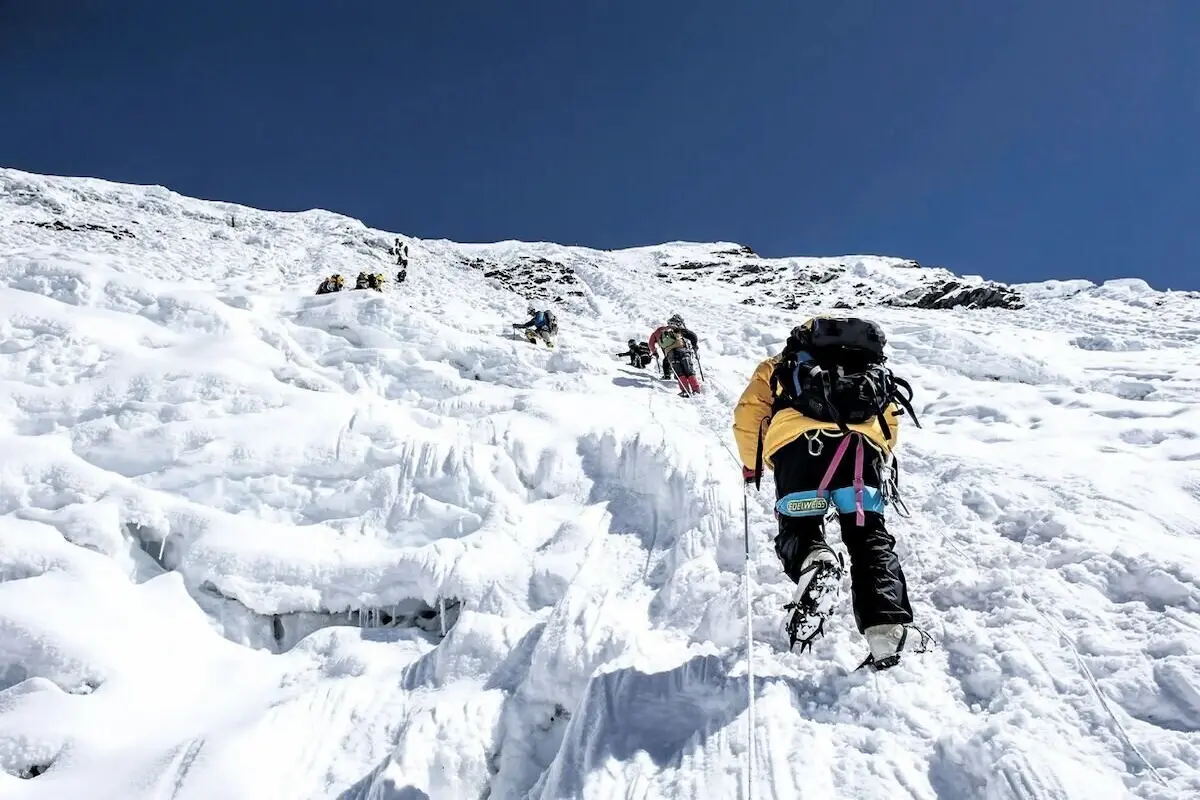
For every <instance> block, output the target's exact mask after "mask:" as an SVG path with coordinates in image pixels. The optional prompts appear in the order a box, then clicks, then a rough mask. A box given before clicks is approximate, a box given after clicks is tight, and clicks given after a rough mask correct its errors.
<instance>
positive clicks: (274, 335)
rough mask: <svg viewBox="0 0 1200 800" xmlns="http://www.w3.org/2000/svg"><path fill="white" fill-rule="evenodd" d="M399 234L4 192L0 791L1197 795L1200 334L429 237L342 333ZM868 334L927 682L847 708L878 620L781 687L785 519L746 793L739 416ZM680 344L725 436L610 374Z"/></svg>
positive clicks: (172, 198)
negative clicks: (690, 351) (770, 382)
mask: <svg viewBox="0 0 1200 800" xmlns="http://www.w3.org/2000/svg"><path fill="white" fill-rule="evenodd" d="M394 236H395V235H394V234H391V233H388V232H384V231H374V230H370V229H368V228H366V227H365V226H363V225H362V224H361V223H358V222H356V221H354V220H348V219H346V218H343V217H340V216H338V215H335V214H330V213H328V212H320V211H313V212H305V213H303V214H273V213H269V212H262V211H257V210H254V209H247V208H243V207H239V206H234V205H231V204H225V203H207V202H202V201H198V200H192V199H189V198H184V197H180V196H178V195H175V194H172V193H170V192H168V191H166V190H165V189H162V188H159V187H129V186H120V185H117V184H110V183H105V182H102V181H95V180H83V179H58V178H44V177H40V176H35V175H28V174H24V173H18V172H15V171H10V170H0V388H2V389H3V391H0V446H2V448H3V453H4V461H3V464H2V466H0V796H3V797H5V798H8V797H12V798H18V799H19V798H68V797H87V798H96V799H97V800H105V799H106V798H114V800H115V799H116V798H120V799H121V800H139V799H140V798H147V799H148V798H175V799H176V800H188V799H189V798H195V799H196V800H200V799H201V798H203V799H205V800H210V799H211V798H229V799H230V800H237V799H238V798H247V799H249V798H254V799H255V800H263V799H264V798H280V800H285V799H291V798H306V799H307V798H339V799H340V800H401V799H404V800H412V798H490V800H500V799H501V798H531V799H532V798H535V799H536V800H551V799H552V798H553V799H554V800H557V798H576V797H581V798H605V799H606V800H607V798H617V797H624V798H668V797H714V798H715V797H720V798H747V797H749V796H750V794H751V792H750V789H751V788H752V789H753V795H754V797H757V798H764V799H765V798H795V797H801V796H802V797H806V798H807V797H813V798H821V797H828V798H843V797H854V798H889V800H891V799H892V798H899V797H916V798H923V799H924V800H950V798H975V797H978V798H988V799H989V800H1017V798H1021V800H1025V799H1027V798H1038V799H1039V800H1046V799H1048V798H1053V799H1054V800H1084V799H1085V798H1087V799H1088V800H1092V798H1110V797H1111V798H1116V797H1142V798H1154V799H1155V800H1165V799H1166V798H1190V797H1196V796H1200V767H1198V766H1197V765H1200V655H1198V654H1200V567H1198V566H1197V565H1200V368H1198V367H1197V366H1196V365H1197V364H1198V363H1200V298H1197V297H1195V296H1192V295H1189V294H1181V293H1159V292H1155V291H1153V290H1152V289H1150V288H1149V287H1147V286H1146V285H1145V284H1144V283H1142V282H1140V281H1136V280H1132V281H1115V282H1110V283H1108V284H1105V285H1103V286H1094V285H1092V284H1090V283H1087V282H1082V281H1068V282H1049V283H1046V284H1036V285H1024V286H1019V287H1013V289H1014V290H1016V291H1017V293H1018V294H1019V295H1020V297H1021V298H1022V302H1024V305H1025V307H1024V308H1022V309H1020V310H1000V309H982V310H980V309H963V308H955V309H921V308H905V307H897V306H895V305H892V304H891V302H890V299H891V298H896V297H901V296H905V295H906V294H908V295H910V296H920V295H922V294H923V293H924V292H926V291H928V290H929V289H930V287H934V286H941V285H944V284H946V283H947V282H948V281H955V282H962V283H963V284H964V285H966V286H968V287H973V286H978V285H981V281H980V280H978V279H959V278H957V277H955V276H953V275H952V274H951V273H949V271H948V270H945V269H941V268H936V269H925V268H920V267H917V266H915V265H914V264H913V262H910V261H905V260H902V259H895V258H879V257H873V256H846V257H837V258H813V259H804V258H792V259H778V260H773V259H763V258H759V257H758V256H756V255H755V254H754V253H753V252H752V251H749V250H748V249H746V248H743V247H741V246H738V245H734V244H731V243H718V244H711V245H705V244H693V243H670V244H664V245H659V246H655V247H646V248H637V249H633V250H625V251H614V252H601V251H593V250H587V249H584V248H578V247H562V246H558V245H552V244H525V243H520V242H502V243H497V244H494V245H458V244H455V243H452V242H445V241H422V240H417V239H409V238H405V241H406V242H407V243H408V244H409V248H410V255H411V264H410V267H409V271H408V276H409V278H408V282H407V283H405V284H404V285H402V286H398V287H397V286H389V287H388V288H387V289H386V291H385V292H384V293H382V294H379V293H375V292H370V291H365V292H344V293H340V294H334V295H325V296H319V297H318V296H313V295H312V292H313V290H314V289H315V288H316V285H317V283H318V281H319V280H320V278H321V277H322V276H323V275H327V274H329V273H331V272H334V271H338V272H341V273H342V274H343V275H346V276H348V277H350V279H351V280H352V279H353V276H354V275H355V274H357V273H358V272H359V271H364V270H365V271H371V272H384V273H385V274H387V273H390V272H392V267H391V266H390V264H389V261H390V258H389V256H388V253H387V248H388V246H389V245H390V244H391V242H392V240H393V239H394ZM556 298H561V300H556ZM530 301H531V302H534V303H535V304H539V305H541V304H549V305H552V306H553V308H554V310H555V311H556V312H557V314H558V316H559V319H560V323H561V325H562V333H561V335H560V336H559V340H558V344H557V347H556V348H555V349H554V350H550V349H547V348H545V347H544V346H543V345H540V344H539V345H530V344H528V343H526V342H525V341H524V340H523V339H521V338H518V337H516V336H514V335H513V331H512V329H511V327H510V326H511V323H512V322H516V321H524V310H525V307H526V304H527V302H530ZM860 303H861V304H864V305H863V306H862V307H861V308H860V309H859V310H858V312H856V313H864V314H869V315H870V316H872V317H874V318H876V319H878V320H879V321H880V322H882V323H883V324H884V326H885V327H886V328H887V330H888V333H889V338H890V341H891V344H892V365H893V366H894V368H895V369H896V370H897V372H898V373H899V374H901V375H904V376H905V377H908V378H909V379H910V380H911V381H912V383H913V385H914V387H915V389H916V408H917V411H918V413H919V415H920V417H921V421H922V424H923V426H924V427H923V428H921V429H916V428H914V427H913V426H912V425H906V426H905V427H904V429H903V431H902V434H901V442H902V445H901V449H900V458H901V470H902V471H901V488H902V491H903V493H904V496H905V498H906V501H907V504H908V506H909V507H910V509H911V510H912V516H911V518H908V519H904V518H901V517H899V516H894V518H893V520H892V527H893V529H894V532H895V534H896V536H897V539H898V541H899V548H900V551H901V554H902V557H903V560H904V564H905V566H906V570H907V571H908V575H909V583H910V588H911V592H912V597H913V602H914V605H915V607H916V609H917V615H918V622H919V623H920V624H922V625H923V626H924V627H926V628H928V629H929V630H930V632H931V633H932V634H933V636H934V638H935V640H936V642H937V648H936V650H935V651H933V652H932V653H929V654H927V655H924V656H921V657H918V658H913V659H910V660H907V661H905V662H904V663H903V664H902V665H901V666H899V667H897V668H895V669H892V670H889V671H887V672H885V673H881V674H878V675H875V674H867V673H860V672H851V671H850V670H852V668H853V667H854V666H855V665H857V663H858V662H859V661H861V659H862V657H863V655H864V652H865V651H864V646H863V643H862V641H861V637H859V636H858V634H857V633H856V632H855V631H854V630H853V620H852V617H851V613H850V610H849V604H848V603H846V604H845V605H844V606H843V607H842V608H841V609H839V612H838V614H837V617H836V620H835V621H836V624H835V625H832V626H831V629H830V630H829V631H828V632H827V635H826V636H825V638H823V639H820V640H818V642H817V643H816V646H815V648H814V652H813V653H811V654H804V655H800V654H792V653H789V652H787V651H786V637H785V634H784V631H783V626H782V622H783V620H782V610H781V607H782V605H783V604H784V603H785V602H787V601H788V600H789V599H790V595H791V584H790V582H789V581H788V580H787V578H786V577H785V576H784V575H783V574H782V572H781V570H780V568H779V565H778V562H777V560H776V557H775V555H774V553H773V547H772V534H773V531H774V520H773V518H772V511H771V501H770V498H771V496H772V495H771V492H772V491H773V486H772V484H771V482H770V480H769V479H768V480H767V482H766V483H765V485H764V492H763V493H761V494H752V495H751V497H750V499H749V503H748V511H749V518H750V530H751V544H752V547H753V553H752V559H751V562H750V566H749V573H750V578H751V580H752V607H753V613H752V624H753V629H754V632H755V646H754V651H753V654H754V662H755V672H756V727H755V729H754V731H753V732H752V734H753V739H754V750H753V752H754V754H755V760H754V762H753V765H752V766H753V770H752V774H753V780H754V785H753V787H750V786H748V785H747V779H748V773H747V770H746V765H747V759H748V756H749V753H748V751H747V735H748V733H751V732H750V731H749V730H748V720H749V707H748V706H749V704H748V697H747V691H748V687H749V681H748V678H747V659H746V656H747V651H746V643H745V623H746V620H745V617H744V606H743V597H744V594H743V592H744V590H745V583H744V577H743V560H744V553H743V538H742V537H743V528H742V520H743V507H742V502H743V498H742V485H741V481H740V477H739V466H738V465H737V464H736V463H735V460H734V458H733V457H732V456H731V453H730V448H731V446H732V443H731V441H730V436H729V430H728V428H729V422H730V414H731V410H732V406H733V404H734V403H735V402H736V400H737V397H738V395H739V394H740V392H741V390H742V387H743V386H744V385H745V380H746V379H747V378H748V376H749V374H750V372H751V370H752V369H753V368H754V366H755V365H756V364H757V362H758V361H759V360H760V359H762V358H763V357H765V356H767V355H770V354H773V353H775V352H778V350H779V348H780V346H781V345H782V343H783V341H784V339H785V338H786V336H787V332H788V330H789V329H790V328H791V327H792V326H793V325H795V324H797V323H798V322H799V321H800V320H801V319H802V318H803V317H805V316H806V315H808V314H811V313H815V312H821V311H831V310H834V309H836V308H838V307H839V304H840V305H841V306H842V307H844V306H846V305H850V306H852V307H853V306H855V304H860ZM788 309H792V310H788ZM673 312H679V313H682V314H683V315H684V316H685V318H686V319H687V321H688V323H689V324H690V325H691V326H692V327H693V328H694V329H695V330H696V331H697V332H698V333H699V334H700V336H701V343H702V347H701V352H700V356H701V360H702V361H701V363H702V366H703V369H704V372H705V392H704V394H702V395H701V396H698V397H696V398H692V399H686V398H681V397H678V396H677V392H676V390H675V389H674V388H673V387H672V385H671V384H669V383H664V382H662V381H660V380H658V379H657V373H656V372H655V368H654V367H652V368H651V369H649V370H644V371H642V370H636V369H633V368H631V367H629V366H628V365H625V364H622V363H621V362H620V361H619V360H618V359H615V358H614V357H613V355H612V354H613V353H616V352H618V351H619V350H623V349H624V342H625V341H626V340H627V339H628V338H630V337H637V338H639V339H644V338H645V337H646V336H647V335H648V333H649V332H650V330H651V329H652V328H653V327H654V326H655V325H656V324H659V323H661V322H662V321H663V320H664V319H665V318H666V317H667V316H669V315H670V314H671V313H673ZM837 538H838V534H837V531H836V526H834V530H833V531H831V539H832V540H833V541H834V543H835V546H836V545H837V541H836V540H837Z"/></svg>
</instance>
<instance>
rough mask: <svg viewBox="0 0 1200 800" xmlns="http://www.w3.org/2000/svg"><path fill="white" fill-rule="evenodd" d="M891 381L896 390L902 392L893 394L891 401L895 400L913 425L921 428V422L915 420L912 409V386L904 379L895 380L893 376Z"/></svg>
mask: <svg viewBox="0 0 1200 800" xmlns="http://www.w3.org/2000/svg"><path fill="white" fill-rule="evenodd" d="M892 381H893V382H894V383H895V384H896V388H897V389H900V390H902V391H897V392H893V393H892V399H893V400H895V401H896V402H897V403H898V404H899V405H900V407H901V408H903V409H904V411H905V413H906V414H908V415H909V416H910V417H912V421H913V425H916V426H917V427H918V428H919V427H921V420H919V419H917V412H916V411H914V410H913V407H912V398H913V388H912V384H911V383H909V382H908V381H906V380H904V378H897V377H895V376H893V377H892ZM904 392H907V393H908V396H907V397H906V396H905V395H904Z"/></svg>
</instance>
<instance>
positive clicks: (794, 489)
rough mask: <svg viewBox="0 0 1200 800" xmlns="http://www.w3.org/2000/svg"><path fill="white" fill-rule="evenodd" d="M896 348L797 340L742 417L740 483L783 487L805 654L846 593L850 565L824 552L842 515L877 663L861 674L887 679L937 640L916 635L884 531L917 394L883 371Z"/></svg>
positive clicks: (787, 565)
mask: <svg viewBox="0 0 1200 800" xmlns="http://www.w3.org/2000/svg"><path fill="white" fill-rule="evenodd" d="M885 343H886V337H885V335H884V332H883V330H882V329H881V328H880V327H879V326H878V325H877V324H875V323H874V322H871V321H869V320H863V319H857V318H827V317H817V318H814V319H810V320H808V321H807V322H805V323H804V324H803V325H800V326H798V327H796V328H794V329H792V331H791V335H790V336H789V338H788V340H787V343H786V345H785V346H784V348H783V352H782V353H780V354H779V355H778V356H773V357H771V358H768V359H766V360H765V361H763V362H762V363H761V364H759V365H758V368H757V369H756V370H755V371H754V375H753V377H752V378H751V379H750V383H749V385H747V387H746V389H745V391H744V392H743V393H742V396H741V398H739V400H738V403H737V407H736V408H735V409H734V412H733V417H734V418H733V435H734V438H735V440H736V441H737V446H738V452H739V454H740V455H741V458H742V463H743V464H744V465H750V464H752V465H754V466H744V467H743V468H742V478H743V480H744V481H745V482H746V483H747V484H749V483H754V484H755V486H758V485H759V481H760V480H761V477H762V467H763V465H764V464H765V465H766V466H767V467H769V468H770V469H771V470H772V471H773V472H774V476H775V494H776V501H777V502H776V506H775V510H776V514H775V516H776V518H777V519H778V524H779V530H778V535H776V537H775V553H776V555H777V556H778V557H779V559H780V561H781V562H782V564H783V570H784V572H785V573H787V576H788V577H789V578H791V580H792V581H793V582H795V583H796V590H795V595H794V601H793V603H792V604H790V605H788V606H787V607H786V608H788V609H792V610H793V615H792V617H791V620H790V621H789V623H788V633H789V634H790V635H791V639H792V644H793V646H794V645H795V644H796V642H800V643H801V651H803V650H805V649H806V648H808V647H810V646H811V645H812V642H813V641H814V640H815V639H816V638H817V637H818V636H820V635H821V634H822V633H823V632H824V623H825V620H826V619H827V618H828V617H829V616H831V614H832V610H833V606H834V604H835V603H836V601H837V598H838V594H839V592H840V586H841V580H842V575H843V568H844V567H843V562H842V558H841V556H840V555H837V554H835V553H834V551H833V549H832V548H830V546H829V545H828V544H826V542H825V535H824V526H825V512H826V511H827V510H829V508H830V506H833V507H834V508H835V509H836V511H837V515H838V520H839V521H840V524H841V530H842V537H841V538H842V543H843V544H844V545H845V547H846V550H847V551H848V552H849V554H850V564H851V572H850V578H851V583H852V585H853V605H854V618H855V622H856V623H857V626H858V630H859V632H860V633H861V634H863V636H864V637H865V638H866V640H867V645H868V646H869V648H870V655H869V656H867V659H866V661H864V662H863V664H862V666H870V667H872V668H874V669H886V668H887V667H890V666H894V665H895V664H896V663H898V661H899V659H900V654H901V653H902V652H906V651H911V652H923V651H924V650H925V649H926V646H927V645H928V643H929V641H930V639H929V636H928V634H926V633H924V632H923V631H921V630H920V629H919V628H916V627H915V626H914V625H913V624H912V623H913V612H912V607H911V606H910V604H909V599H908V588H907V584H906V583H905V578H904V571H903V570H902V569H901V567H900V559H899V558H898V557H897V555H896V552H895V550H894V546H895V539H893V538H892V536H891V534H889V533H888V531H887V527H886V525H885V524H884V506H885V503H887V502H893V503H900V507H901V508H903V504H902V503H901V502H900V500H899V497H898V492H897V482H896V479H895V474H896V472H895V459H894V456H893V452H892V451H893V448H894V447H895V445H896V439H897V434H898V428H899V424H900V419H899V418H900V416H901V415H903V414H905V413H907V414H909V415H910V416H912V418H913V423H914V424H916V425H918V427H919V426H920V423H919V422H918V421H917V419H916V414H915V412H913V410H912V405H911V400H912V389H911V387H910V386H909V384H908V383H907V382H906V381H904V380H903V379H901V378H897V377H895V376H894V375H893V374H892V372H891V370H890V369H888V368H887V367H885V366H884V361H885V360H886V356H885V355H884V354H883V348H884V345H885Z"/></svg>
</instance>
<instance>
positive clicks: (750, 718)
mask: <svg viewBox="0 0 1200 800" xmlns="http://www.w3.org/2000/svg"><path fill="white" fill-rule="evenodd" d="M714 433H715V431H714ZM742 520H743V522H744V523H745V540H746V563H745V566H744V569H743V574H742V577H743V582H744V583H745V585H746V711H747V716H746V720H747V725H746V727H747V731H746V797H747V798H749V800H754V762H755V761H757V758H756V757H755V752H754V731H755V728H756V724H755V713H754V696H755V694H756V692H755V691H754V616H753V613H752V611H753V609H752V606H751V602H750V601H751V596H752V594H753V593H752V591H751V585H750V566H751V564H752V563H753V553H752V550H751V548H750V486H749V484H747V483H746V482H745V481H742Z"/></svg>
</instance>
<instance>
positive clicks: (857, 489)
mask: <svg viewBox="0 0 1200 800" xmlns="http://www.w3.org/2000/svg"><path fill="white" fill-rule="evenodd" d="M851 438H854V439H856V440H857V441H856V444H857V445H858V446H857V447H856V448H855V451H854V522H855V524H857V525H858V526H860V527H861V526H863V525H865V524H866V522H867V515H866V511H865V510H864V509H863V486H864V483H863V443H862V434H860V433H859V432H858V431H853V432H851V433H848V434H846V435H845V436H843V437H842V443H841V444H839V445H838V449H837V452H835V453H834V454H833V458H832V459H830V461H829V466H828V467H826V469H825V477H823V478H821V485H820V486H818V487H817V494H818V495H819V496H822V497H823V496H825V494H827V493H828V491H829V484H830V482H831V481H832V480H833V476H834V473H836V472H837V468H838V465H839V464H841V463H842V457H843V456H845V455H846V450H847V449H848V448H849V447H850V439H851Z"/></svg>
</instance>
